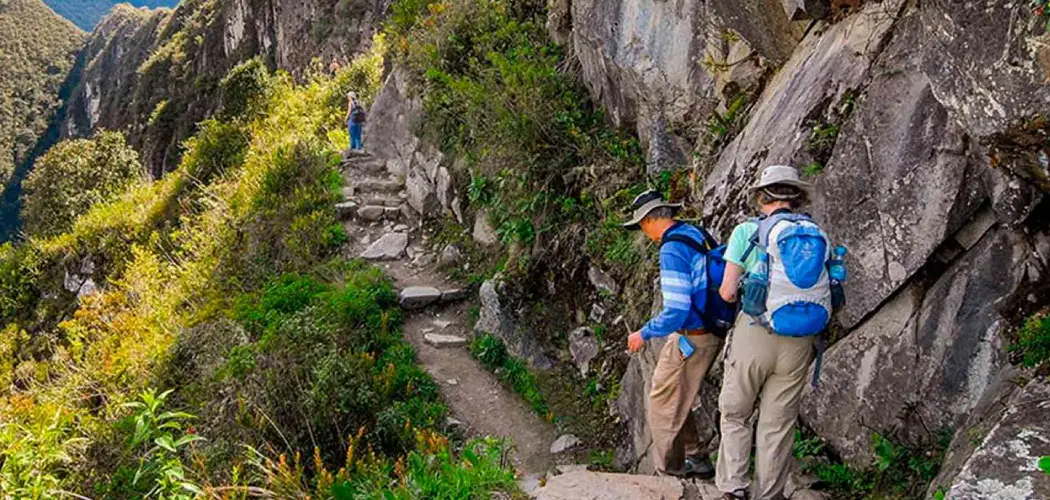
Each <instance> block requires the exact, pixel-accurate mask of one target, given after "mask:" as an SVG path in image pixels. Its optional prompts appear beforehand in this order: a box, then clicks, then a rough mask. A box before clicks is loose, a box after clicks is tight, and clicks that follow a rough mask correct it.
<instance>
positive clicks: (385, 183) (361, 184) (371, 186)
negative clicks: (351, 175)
mask: <svg viewBox="0 0 1050 500" xmlns="http://www.w3.org/2000/svg"><path fill="white" fill-rule="evenodd" d="M346 183H347V184H348V185H349V186H351V187H353V188H354V193H355V194H356V193H397V192H398V191H401V190H402V189H404V188H405V183H403V182H401V181H400V180H397V179H389V178H387V179H382V178H378V179H377V178H374V177H365V178H356V179H347V180H346Z"/></svg>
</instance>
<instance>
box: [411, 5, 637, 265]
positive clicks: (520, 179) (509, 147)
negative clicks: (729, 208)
mask: <svg viewBox="0 0 1050 500" xmlns="http://www.w3.org/2000/svg"><path fill="white" fill-rule="evenodd" d="M424 7H427V8H424ZM424 11H425V12H424ZM394 12H395V22H393V25H394V26H395V28H396V29H393V35H394V37H395V40H396V42H395V46H396V47H398V48H399V50H398V53H399V55H400V57H401V59H402V60H403V61H404V62H405V63H406V65H407V66H408V68H410V69H411V70H413V72H414V73H415V74H416V75H417V77H418V78H419V79H421V80H422V83H423V90H424V92H423V103H424V108H425V110H426V115H425V116H426V118H425V119H426V126H425V127H424V130H426V131H427V133H428V134H430V139H431V140H432V141H433V142H435V143H437V144H440V145H441V147H442V149H444V150H445V151H446V152H448V153H450V154H452V155H455V156H456V157H460V158H464V159H466V160H467V161H466V165H467V168H468V169H469V170H470V172H469V174H470V178H471V179H472V183H471V187H470V189H469V191H468V192H469V198H470V200H471V202H472V203H473V204H474V205H475V206H485V207H487V208H488V209H489V213H490V216H491V218H492V222H493V225H494V227H495V228H496V229H497V231H498V232H499V234H500V236H501V238H502V240H503V242H504V243H506V244H510V243H514V242H520V243H522V244H525V245H528V244H530V243H532V241H533V240H534V239H535V238H536V236H537V235H539V234H541V233H544V232H546V231H554V230H557V229H558V228H560V227H561V226H560V225H561V224H562V223H565V222H567V221H572V220H575V219H577V218H579V217H580V216H581V215H592V214H593V210H592V209H591V208H590V207H587V204H586V203H585V202H584V200H583V199H582V197H581V194H580V192H579V191H580V189H581V187H582V186H578V185H575V183H573V182H570V181H568V179H567V177H566V176H565V174H566V173H567V172H568V171H570V170H571V169H572V168H574V167H577V166H580V165H589V164H595V163H598V164H612V165H617V166H620V167H622V168H623V169H624V170H631V169H634V168H636V167H639V166H641V165H642V164H643V163H644V160H643V157H642V154H641V149H640V147H639V146H638V144H637V141H636V140H633V139H631V138H629V137H627V136H625V135H623V134H620V133H618V132H617V131H614V130H611V129H609V128H608V127H607V126H606V125H605V123H604V121H603V119H602V116H601V113H600V112H599V111H597V110H595V109H594V108H593V107H592V106H591V105H590V101H589V100H588V98H587V93H586V91H585V90H584V89H583V88H582V87H581V86H580V85H579V84H578V83H577V81H576V80H575V79H574V78H573V77H572V75H570V74H566V73H563V72H561V71H559V66H560V65H561V64H562V62H563V60H564V53H563V49H562V48H560V47H558V46H556V45H554V44H552V43H550V41H549V40H548V39H547V34H546V29H545V22H546V16H545V2H542V1H539V0H469V1H465V2H454V3H453V2H440V3H432V4H429V5H428V4H426V3H424V2H418V1H415V0H402V1H401V2H398V3H396V4H395V7H394ZM400 14H403V15H401V17H398V16H399V15H400ZM421 15H422V16H423V17H422V18H420V17H419V16H421ZM407 27H412V29H408V31H407V32H404V31H403V30H404V29H406V28H407ZM399 30H402V31H399ZM566 207H568V209H566ZM577 207H580V208H577Z"/></svg>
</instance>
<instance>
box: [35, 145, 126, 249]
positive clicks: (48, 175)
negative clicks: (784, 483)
mask: <svg viewBox="0 0 1050 500" xmlns="http://www.w3.org/2000/svg"><path fill="white" fill-rule="evenodd" d="M135 181H138V182H140V183H141V182H145V172H143V171H142V166H141V165H140V164H139V159H138V153H136V152H135V150H134V149H131V148H130V147H128V145H127V144H126V143H125V142H124V135H123V134H121V133H119V132H105V131H103V132H100V133H98V134H96V135H95V137H94V138H93V139H76V140H71V141H64V142H62V143H60V144H57V145H56V146H55V147H53V148H51V150H49V151H48V152H47V154H45V155H44V156H42V157H40V158H39V159H37V161H36V165H35V166H34V167H33V170H32V171H31V172H30V174H29V176H28V177H26V179H25V182H24V185H23V191H22V196H23V198H24V201H23V203H22V220H23V223H24V229H25V232H26V234H28V235H31V236H56V235H58V234H61V233H63V232H65V231H68V230H69V229H70V228H71V227H72V226H73V222H74V221H75V220H76V218H77V216H79V215H82V214H83V213H85V212H87V210H88V209H90V208H91V207H92V206H93V205H95V204H97V203H101V202H105V201H109V200H110V199H111V198H113V197H114V196H115V195H117V194H119V193H122V192H124V191H125V190H126V189H127V187H128V186H129V185H131V184H132V183H133V182H135Z"/></svg>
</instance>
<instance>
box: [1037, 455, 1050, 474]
mask: <svg viewBox="0 0 1050 500" xmlns="http://www.w3.org/2000/svg"><path fill="white" fill-rule="evenodd" d="M1039 470H1041V471H1043V472H1045V473H1047V474H1050V455H1048V456H1045V457H1040V458H1039Z"/></svg>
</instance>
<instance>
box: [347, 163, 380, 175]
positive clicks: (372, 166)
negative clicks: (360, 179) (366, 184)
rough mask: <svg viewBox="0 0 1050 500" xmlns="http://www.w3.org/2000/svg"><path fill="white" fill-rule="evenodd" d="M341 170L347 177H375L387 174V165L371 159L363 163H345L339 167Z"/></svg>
mask: <svg viewBox="0 0 1050 500" xmlns="http://www.w3.org/2000/svg"><path fill="white" fill-rule="evenodd" d="M339 170H340V171H342V172H343V174H346V175H354V174H363V175H375V174H383V173H386V164H385V163H383V162H381V161H379V160H377V159H369V160H362V161H344V162H342V163H341V164H340V165H339Z"/></svg>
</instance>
